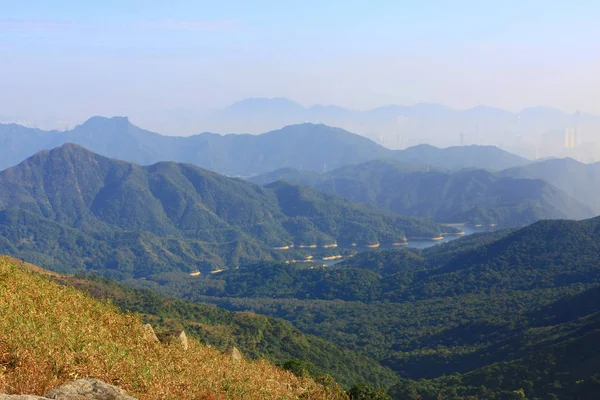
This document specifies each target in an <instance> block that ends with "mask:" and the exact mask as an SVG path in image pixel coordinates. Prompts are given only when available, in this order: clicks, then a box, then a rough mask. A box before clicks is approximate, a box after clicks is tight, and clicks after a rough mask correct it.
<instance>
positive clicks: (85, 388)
mask: <svg viewBox="0 0 600 400" xmlns="http://www.w3.org/2000/svg"><path fill="white" fill-rule="evenodd" d="M44 397H46V398H48V399H54V400H136V399H135V398H133V397H131V396H129V395H127V393H125V392H124V391H123V390H122V389H120V388H118V387H116V386H113V385H109V384H108V383H105V382H102V381H100V380H98V379H94V378H85V379H79V380H76V381H73V382H70V383H67V384H64V385H62V386H59V387H57V388H56V389H52V390H51V391H49V392H48V393H46V394H45V395H44ZM24 400H25V399H24Z"/></svg>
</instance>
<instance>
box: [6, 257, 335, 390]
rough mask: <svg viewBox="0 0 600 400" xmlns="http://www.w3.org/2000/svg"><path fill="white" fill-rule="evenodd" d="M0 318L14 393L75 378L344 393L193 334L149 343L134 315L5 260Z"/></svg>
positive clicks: (146, 385)
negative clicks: (185, 341)
mask: <svg viewBox="0 0 600 400" xmlns="http://www.w3.org/2000/svg"><path fill="white" fill-rule="evenodd" d="M0 315H1V316H2V317H1V318H0V356H1V358H0V360H1V361H2V369H0V387H2V388H6V389H7V390H8V392H9V393H31V394H39V395H41V394H43V393H45V392H46V391H47V390H48V389H50V388H52V387H55V386H58V385H60V384H62V383H64V382H67V381H70V380H72V379H73V378H74V377H86V376H93V377H96V378H99V379H102V380H104V381H106V382H109V383H113V384H117V385H119V386H120V387H122V388H123V389H125V390H127V391H128V392H129V393H131V394H132V395H134V396H135V397H137V398H139V399H157V400H159V399H160V400H163V399H166V398H171V399H175V398H177V399H193V398H194V399H196V398H207V399H208V398H212V399H217V398H231V397H234V398H247V399H281V398H307V397H308V398H315V399H317V398H318V399H334V398H340V399H341V398H344V394H343V393H341V392H340V391H339V389H336V388H335V386H333V387H325V386H321V385H319V384H316V383H315V382H314V381H312V380H311V379H309V378H297V377H296V376H294V375H293V374H292V373H291V372H287V371H283V370H280V369H277V368H275V367H274V366H273V365H271V364H269V363H268V362H266V361H246V360H240V361H237V360H234V359H233V358H230V357H229V356H227V355H225V354H221V353H220V352H219V351H217V350H215V349H211V348H209V347H207V346H205V345H202V344H200V343H199V342H197V341H195V340H193V339H192V340H190V341H189V349H188V350H184V348H183V347H181V346H180V345H177V344H173V345H163V344H160V343H155V342H152V341H150V340H148V339H147V338H145V336H144V328H143V326H142V323H141V322H140V321H139V320H138V319H137V317H135V316H134V315H131V314H122V313H120V312H119V311H118V310H117V309H116V308H115V307H114V306H111V305H109V304H106V303H101V302H98V301H96V300H93V299H91V298H90V297H89V296H88V295H86V294H84V293H83V292H80V291H78V290H75V289H71V288H65V287H64V286H61V285H58V284H56V283H54V282H51V281H50V280H48V278H46V277H44V276H41V275H38V274H37V273H35V272H31V271H29V270H27V268H24V267H23V266H22V265H21V263H19V262H18V261H15V260H13V259H9V258H5V257H2V258H0ZM58 321H60V323H58Z"/></svg>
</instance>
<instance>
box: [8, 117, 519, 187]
mask: <svg viewBox="0 0 600 400" xmlns="http://www.w3.org/2000/svg"><path fill="white" fill-rule="evenodd" d="M65 143H76V144H79V145H81V146H84V147H86V148H88V149H90V150H91V151H94V152H96V153H98V154H101V155H103V156H106V157H111V158H117V159H121V160H126V161H129V162H133V163H136V164H140V165H150V164H154V163H157V162H160V161H175V162H181V163H189V164H193V165H196V166H199V167H202V168H206V169H209V170H212V171H215V172H218V173H220V174H224V175H228V176H245V177H248V176H253V175H258V174H262V173H266V172H269V171H273V170H276V169H279V168H286V167H289V168H297V169H306V170H310V171H316V172H323V171H331V170H333V169H336V168H339V167H341V166H344V165H350V164H357V163H362V162H366V161H369V160H374V159H386V158H389V159H397V160H406V161H410V162H413V163H416V164H421V165H431V166H436V167H439V168H444V169H457V168H469V167H471V168H484V169H506V168H510V167H514V166H520V165H524V164H526V163H527V162H528V161H527V160H525V159H523V158H521V157H517V156H515V155H512V154H510V153H507V152H506V151H504V150H500V149H498V148H495V147H486V146H465V147H453V148H448V149H439V148H435V147H432V146H417V147H414V148H409V149H407V150H401V151H393V150H390V149H388V148H385V147H383V146H381V145H379V144H377V143H375V142H373V141H371V140H370V139H367V138H365V137H363V136H359V135H356V134H353V133H351V132H349V131H345V130H343V129H340V128H333V127H330V126H326V125H322V124H299V125H290V126H286V127H284V128H281V129H278V130H274V131H270V132H267V133H263V134H260V135H247V134H237V135H231V134H230V135H219V134H214V133H202V134H198V135H194V136H188V137H177V136H163V135H160V134H157V133H154V132H150V131H147V130H144V129H142V128H139V127H137V126H135V125H133V124H131V123H130V122H129V120H128V119H127V118H124V117H114V118H103V117H92V118H90V119H89V120H87V121H86V122H85V123H83V124H81V125H79V126H77V127H75V128H73V129H72V130H69V131H64V132H61V131H50V132H44V131H40V130H38V129H30V128H25V127H21V126H18V125H2V124H0V144H2V146H0V169H4V168H7V167H10V166H13V165H16V164H17V163H19V162H21V161H23V160H25V159H26V158H28V157H30V156H32V155H33V154H35V153H36V152H38V151H41V150H49V149H52V148H55V147H58V146H61V145H63V144H65Z"/></svg>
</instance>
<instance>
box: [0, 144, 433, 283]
mask: <svg viewBox="0 0 600 400" xmlns="http://www.w3.org/2000/svg"><path fill="white" fill-rule="evenodd" d="M440 230H441V227H440V226H439V225H437V224H435V223H433V222H431V221H429V220H426V219H421V218H411V217H402V216H399V215H395V214H392V213H389V212H386V211H381V210H378V209H375V208H370V207H366V206H362V205H358V204H354V203H350V202H348V201H346V200H343V199H341V198H339V197H336V196H332V195H325V194H322V193H320V192H318V191H316V190H314V189H310V188H307V187H302V186H297V185H291V184H284V183H280V184H276V185H271V186H269V187H267V188H264V187H260V186H257V185H254V184H252V183H249V182H246V181H243V180H240V179H233V178H227V177H224V176H222V175H218V174H216V173H214V172H210V171H207V170H203V169H200V168H198V167H194V166H192V165H189V164H176V163H166V162H165V163H159V164H154V165H151V166H148V167H141V166H138V165H135V164H131V163H127V162H124V161H117V160H112V159H109V158H105V157H102V156H99V155H97V154H95V153H92V152H90V151H88V150H86V149H84V148H82V147H79V146H77V145H72V144H68V145H64V146H62V147H59V148H57V149H54V150H51V151H45V152H41V153H38V154H37V155H35V156H33V157H31V158H29V159H28V160H26V161H25V162H23V163H21V164H19V165H18V166H16V167H13V168H9V169H7V170H5V171H2V172H0V232H2V236H1V238H0V251H3V252H4V253H8V254H12V255H15V256H18V257H21V258H24V259H26V260H28V261H35V262H38V263H39V264H41V265H42V266H45V267H48V268H68V269H69V270H70V271H76V270H82V269H91V270H96V271H98V272H101V273H102V274H105V275H109V276H113V277H116V278H125V277H131V276H135V277H143V276H145V275H148V274H151V273H157V272H166V271H173V270H180V271H184V272H188V273H192V272H195V271H201V272H208V271H211V270H213V269H217V268H223V267H225V266H227V267H232V266H237V265H242V264H248V263H252V262H256V261H258V260H280V261H284V260H287V259H292V258H299V259H304V258H306V257H308V256H309V254H312V253H310V252H309V250H307V249H302V248H289V249H287V247H286V246H292V245H304V246H309V245H313V246H318V248H320V250H319V251H325V252H326V251H327V249H324V248H323V246H326V245H331V244H336V243H339V244H340V246H343V245H346V246H348V247H349V246H350V245H351V244H352V243H358V244H370V243H378V242H394V241H402V240H403V238H404V237H406V236H408V237H411V236H428V237H435V236H437V235H439V234H440ZM277 248H284V249H287V250H283V249H277ZM311 251H313V250H312V249H311ZM336 251H338V252H339V251H343V250H342V249H340V250H336Z"/></svg>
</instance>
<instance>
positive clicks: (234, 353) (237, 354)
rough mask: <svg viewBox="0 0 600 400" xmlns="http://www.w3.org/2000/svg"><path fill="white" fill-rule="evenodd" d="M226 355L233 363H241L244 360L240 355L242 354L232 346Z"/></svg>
mask: <svg viewBox="0 0 600 400" xmlns="http://www.w3.org/2000/svg"><path fill="white" fill-rule="evenodd" d="M227 355H228V356H229V357H230V358H231V359H232V360H233V361H237V362H239V361H242V359H243V358H244V356H243V355H242V352H241V351H239V350H238V348H237V347H235V346H233V347H232V348H230V349H229V350H227Z"/></svg>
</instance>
